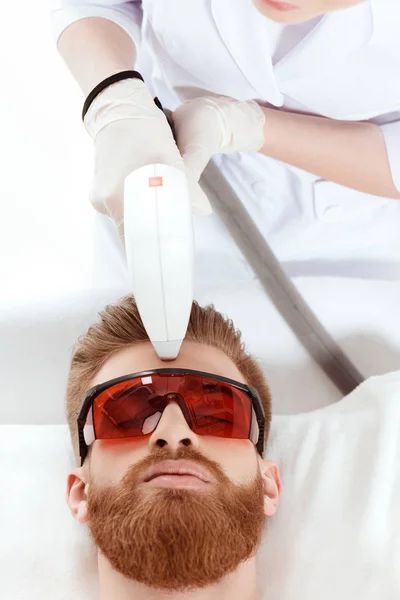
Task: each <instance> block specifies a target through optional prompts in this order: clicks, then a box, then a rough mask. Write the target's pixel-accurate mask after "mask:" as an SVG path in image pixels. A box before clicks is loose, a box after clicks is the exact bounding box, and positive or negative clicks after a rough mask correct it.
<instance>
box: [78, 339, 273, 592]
mask: <svg viewBox="0 0 400 600" xmlns="http://www.w3.org/2000/svg"><path fill="white" fill-rule="evenodd" d="M165 366H166V363H165V362H163V361H161V360H160V359H159V358H158V357H157V355H156V353H155V352H154V350H153V347H152V346H151V344H150V343H143V344H140V345H135V346H132V347H129V348H126V349H125V350H123V351H120V352H119V353H117V354H115V355H114V356H113V357H112V358H111V359H110V360H109V361H108V362H107V363H106V364H105V365H104V367H103V368H102V369H101V371H99V373H98V374H97V376H96V378H95V379H94V380H93V381H92V385H96V384H98V383H102V382H104V381H107V380H109V379H113V378H115V377H119V376H122V375H128V374H130V373H133V372H138V371H144V370H148V369H157V368H165ZM167 366H168V367H169V368H174V367H176V368H187V369H197V370H200V371H206V372H208V373H213V374H216V375H222V376H224V377H229V378H231V379H236V380H238V381H241V382H243V383H245V381H244V379H243V376H242V375H241V373H240V372H239V371H238V369H237V368H236V366H235V365H234V364H233V363H232V362H231V360H230V359H229V358H228V357H227V356H226V355H225V354H224V353H222V352H221V351H219V350H217V349H215V348H212V347H209V346H204V345H200V344H195V343H192V342H184V343H183V345H182V349H181V352H180V354H179V357H178V358H177V359H176V360H175V361H171V362H168V365H167ZM167 460H169V461H174V464H175V465H176V464H177V463H179V461H185V462H181V464H182V465H184V466H186V467H187V466H189V467H190V468H191V469H193V470H194V471H197V472H198V475H199V478H198V477H195V476H192V477H190V476H183V475H182V476H180V475H175V476H159V477H156V478H154V479H151V480H150V481H145V479H146V473H148V471H149V469H150V468H152V467H153V466H154V465H157V466H165V465H166V464H167V463H166V462H165V461H167ZM77 475H78V477H79V478H80V479H81V480H82V482H86V483H87V486H86V488H85V489H86V493H87V501H86V496H82V498H81V500H80V502H79V505H80V506H79V509H78V508H77V506H76V503H75V505H74V502H73V500H72V494H71V492H69V504H70V507H71V510H72V511H73V513H75V516H76V517H77V518H78V520H80V521H81V522H85V521H87V522H88V525H89V529H90V532H91V535H92V537H93V540H94V542H95V543H96V545H97V547H98V548H99V550H100V551H101V553H102V554H103V555H104V556H105V558H106V559H107V560H108V561H109V563H110V564H111V566H112V567H113V568H114V569H115V570H117V571H118V572H120V573H121V574H123V575H124V576H125V577H127V578H128V579H133V580H135V581H138V582H141V583H143V584H145V585H148V586H151V587H155V588H159V589H164V590H170V591H178V590H184V589H186V590H187V589H190V588H201V587H204V586H207V585H211V584H212V583H215V582H217V581H218V580H220V579H221V578H222V577H223V576H225V575H227V574H228V573H230V572H232V571H233V570H235V569H236V568H237V567H238V566H239V564H240V563H241V562H243V561H245V560H247V559H249V558H250V557H251V556H253V555H254V554H255V552H256V550H257V548H258V545H259V542H260V538H261V532H262V527H263V524H264V519H265V515H271V514H273V513H274V511H275V509H276V506H277V503H278V498H279V492H280V481H279V472H278V469H277V467H276V465H274V464H273V463H270V462H268V461H264V460H262V459H261V457H260V456H259V455H258V454H257V452H256V449H255V447H254V445H253V444H252V443H251V442H250V441H249V440H227V439H222V438H216V437H211V436H200V435H196V434H194V433H193V431H192V430H191V429H190V428H189V426H188V424H187V422H186V420H185V418H184V416H183V413H182V412H181V409H180V408H179V406H178V404H176V403H175V402H171V403H170V404H168V405H167V407H166V408H165V410H164V412H163V415H162V417H161V419H160V421H159V423H158V425H157V427H156V429H155V430H154V431H153V432H152V433H151V434H149V435H147V436H146V437H144V438H137V439H135V438H131V439H124V440H96V441H95V442H94V443H93V445H92V447H91V455H90V461H88V460H86V462H85V464H84V466H83V467H81V468H80V469H76V470H75V471H74V473H73V474H70V477H69V484H68V485H69V490H71V488H72V487H73V480H74V477H76V476H77ZM78 513H79V514H78Z"/></svg>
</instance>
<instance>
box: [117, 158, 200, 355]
mask: <svg viewBox="0 0 400 600" xmlns="http://www.w3.org/2000/svg"><path fill="white" fill-rule="evenodd" d="M124 231H125V251H126V257H127V263H128V270H129V277H130V281H131V283H132V289H133V293H134V296H135V300H136V303H137V306H138V310H139V313H140V316H141V319H142V321H143V324H144V327H145V329H146V331H147V334H148V336H149V338H150V341H151V342H152V344H153V346H154V349H155V350H156V352H157V354H158V356H159V357H160V358H161V359H163V360H173V359H174V358H176V357H177V356H178V353H179V350H180V347H181V344H182V341H183V339H184V337H185V335H186V330H187V326H188V322H189V317H190V312H191V308H192V302H193V294H194V234H193V220H192V208H191V203H190V197H189V190H188V185H187V180H186V175H185V173H184V172H183V171H181V170H180V169H177V168H176V167H171V166H168V165H163V164H152V165H146V166H144V167H141V168H140V169H137V170H136V171H134V172H133V173H131V174H130V175H128V177H127V178H126V180H125V190H124Z"/></svg>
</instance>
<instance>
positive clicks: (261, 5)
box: [253, 0, 365, 24]
mask: <svg viewBox="0 0 400 600" xmlns="http://www.w3.org/2000/svg"><path fill="white" fill-rule="evenodd" d="M253 2H254V4H255V6H256V7H257V9H258V10H259V11H260V12H261V13H262V14H263V15H264V16H266V17H268V18H269V19H272V20H273V21H278V23H287V24H291V23H303V22H304V21H308V20H309V19H313V18H315V17H318V16H321V15H324V14H325V13H328V12H331V11H334V10H343V9H344V8H350V7H351V6H355V5H356V4H361V3H362V2H365V0H294V1H293V2H292V1H290V2H286V1H284V0H253Z"/></svg>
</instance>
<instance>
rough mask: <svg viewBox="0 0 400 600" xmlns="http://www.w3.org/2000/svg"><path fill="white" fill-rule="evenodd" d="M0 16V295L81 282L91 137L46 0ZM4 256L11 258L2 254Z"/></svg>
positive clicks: (86, 258) (88, 228)
mask: <svg viewBox="0 0 400 600" xmlns="http://www.w3.org/2000/svg"><path fill="white" fill-rule="evenodd" d="M1 11H2V14H1V19H0V77H1V83H0V118H1V131H0V203H1V216H0V282H1V283H0V285H1V295H0V303H4V302H9V300H10V298H12V299H15V300H16V301H18V302H23V295H24V292H25V290H27V289H28V288H29V295H30V297H31V298H32V293H33V292H37V295H38V296H39V297H42V296H43V294H44V293H45V294H46V293H48V294H56V295H59V294H63V293H64V292H67V291H68V290H69V289H70V288H71V286H74V287H75V288H76V287H77V286H78V287H82V288H85V287H86V286H87V282H88V275H89V272H90V264H91V251H92V242H91V236H92V219H91V214H90V213H91V211H92V208H91V206H90V204H89V203H88V202H87V195H88V191H89V189H90V175H91V163H92V143H91V140H90V138H89V136H88V134H87V133H86V131H85V130H84V128H83V126H82V123H81V121H80V111H81V107H82V102H83V97H82V95H81V92H80V90H79V88H78V87H77V85H76V84H75V82H74V81H73V79H72V76H71V75H70V74H69V72H68V71H67V69H66V67H65V66H64V64H63V61H62V60H61V58H60V57H59V56H58V54H57V51H56V48H55V42H54V40H53V37H52V33H51V29H50V21H49V15H48V7H47V2H45V1H43V0H42V1H22V2H7V3H4V5H3V6H2V8H1ZM11 258H12V260H10V259H11Z"/></svg>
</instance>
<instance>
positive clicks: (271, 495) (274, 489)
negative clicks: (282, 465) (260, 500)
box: [260, 460, 282, 517]
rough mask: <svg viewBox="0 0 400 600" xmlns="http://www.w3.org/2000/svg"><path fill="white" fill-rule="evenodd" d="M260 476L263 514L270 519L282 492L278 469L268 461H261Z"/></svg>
mask: <svg viewBox="0 0 400 600" xmlns="http://www.w3.org/2000/svg"><path fill="white" fill-rule="evenodd" d="M260 468H261V475H262V478H263V480H264V513H265V516H266V517H272V516H273V515H274V514H275V513H276V510H277V508H278V505H279V499H280V495H281V492H282V482H281V477H280V473H279V467H278V465H276V464H275V463H274V462H271V461H270V460H261V465H260Z"/></svg>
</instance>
